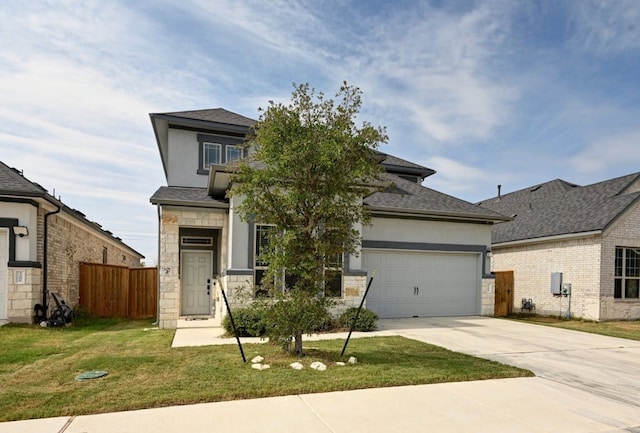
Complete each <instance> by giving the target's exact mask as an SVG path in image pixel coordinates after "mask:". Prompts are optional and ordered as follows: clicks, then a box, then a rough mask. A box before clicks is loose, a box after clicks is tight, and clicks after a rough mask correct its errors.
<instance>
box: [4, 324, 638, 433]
mask: <svg viewBox="0 0 640 433" xmlns="http://www.w3.org/2000/svg"><path fill="white" fill-rule="evenodd" d="M379 325H380V328H381V329H382V330H381V331H377V332H375V333H364V334H362V335H360V334H358V335H354V336H355V337H362V336H374V335H402V336H405V337H408V338H414V339H417V340H421V341H425V342H428V343H432V344H436V345H440V346H444V347H447V348H449V349H451V350H457V351H461V352H465V353H469V354H473V355H476V356H480V357H484V358H489V359H494V360H497V361H500V362H505V363H507V364H512V365H517V366H521V367H524V368H529V369H531V370H533V371H534V372H535V373H536V375H537V376H538V377H534V378H517V379H499V380H486V381H476V382H459V383H444V384H434V385H419V386H405V387H393V388H378V389H365V390H356V391H344V392H333V393H323V394H304V395H294V396H285V397H272V398H264V399H255V400H239V401H230V402H220V403H206V404H198V405H189V406H174V407H167V408H159V409H146V410H138V411H130V412H118V413H109V414H102V415H88V416H78V417H59V418H50V419H39V420H29V421H17V422H9V423H0V433H32V432H33V433H106V432H123V433H128V432H146V431H149V432H154V433H173V432H185V431H200V432H207V431H216V432H217V431H233V432H238V433H249V432H256V433H257V432H260V433H267V432H285V433H286V432H296V433H299V432H304V433H307V432H308V433H341V432H344V433H357V432H363V433H364V432H367V433H376V432H385V433H388V432H394V431H400V432H414V431H433V432H480V433H482V432H492V433H500V432H523V433H527V432H536V433H538V432H540V433H541V432H552V433H553V432H562V433H567V432H576V433H596V432H598V433H630V432H631V433H640V342H638V341H631V340H622V339H616V338H611V337H604V336H599V335H593V334H586V333H581V332H575V331H569V330H564V329H556V328H551V327H546V326H537V325H530V324H525V323H517V322H513V321H508V320H499V319H489V318H481V317H463V318H460V317H456V318H429V319H401V320H381V321H380V322H379ZM182 326H183V327H181V329H179V330H178V331H177V332H176V336H175V337H174V341H173V344H174V346H176V347H180V346H187V345H205V344H206V345H212V344H235V340H234V339H232V338H231V339H230V338H220V332H221V331H220V329H219V328H215V327H212V326H210V324H207V323H205V322H204V321H203V322H198V323H185V324H183V325H182ZM313 338H316V339H319V338H346V333H345V334H344V335H342V334H341V335H336V334H332V335H329V336H327V335H321V336H315V337H313ZM313 338H312V339H313ZM307 340H308V339H307ZM245 342H249V341H248V340H245ZM256 374H264V373H258V372H256ZM319 374H326V373H324V372H323V373H321V372H319Z"/></svg>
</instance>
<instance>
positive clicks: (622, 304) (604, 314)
mask: <svg viewBox="0 0 640 433" xmlns="http://www.w3.org/2000/svg"><path fill="white" fill-rule="evenodd" d="M637 185H638V186H640V182H638V183H637ZM616 247H636V248H640V204H636V205H635V206H634V207H633V208H632V209H630V210H629V211H627V213H626V214H624V215H623V216H622V217H621V218H619V219H618V220H617V221H615V222H614V224H612V225H611V227H609V228H608V229H607V230H606V231H605V233H604V236H603V241H602V259H601V267H600V272H601V274H602V280H601V287H600V293H601V303H600V320H635V319H640V299H635V300H626V299H614V297H613V284H614V271H615V270H614V266H615V263H614V261H615V248H616Z"/></svg>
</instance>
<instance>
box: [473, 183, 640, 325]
mask: <svg viewBox="0 0 640 433" xmlns="http://www.w3.org/2000/svg"><path fill="white" fill-rule="evenodd" d="M479 204H481V205H482V206H483V207H486V208H489V209H493V210H494V211H496V212H500V213H502V214H504V215H508V216H512V217H513V220H512V221H509V222H504V223H500V224H497V225H495V226H493V229H492V241H491V243H492V255H493V258H492V270H493V271H495V272H498V271H513V276H514V287H513V289H514V305H513V307H514V309H515V311H518V310H519V308H520V307H521V299H522V298H531V299H532V300H533V302H534V303H535V305H536V312H537V313H539V314H550V315H558V314H566V310H567V308H568V301H569V299H568V298H565V297H558V296H553V295H552V294H551V273H555V272H561V273H562V281H563V283H565V284H566V283H568V284H571V313H572V315H573V316H576V317H581V318H585V319H590V320H632V319H640V293H639V292H640V290H639V286H640V173H633V174H629V175H627V176H622V177H618V178H615V179H610V180H606V181H603V182H599V183H594V184H592V185H586V186H579V185H576V184H573V183H569V182H566V181H564V180H560V179H556V180H553V181H550V182H546V183H543V184H540V185H535V186H532V187H529V188H524V189H521V190H519V191H515V192H512V193H509V194H506V195H502V196H498V197H494V198H491V199H488V200H485V201H482V202H481V203H479Z"/></svg>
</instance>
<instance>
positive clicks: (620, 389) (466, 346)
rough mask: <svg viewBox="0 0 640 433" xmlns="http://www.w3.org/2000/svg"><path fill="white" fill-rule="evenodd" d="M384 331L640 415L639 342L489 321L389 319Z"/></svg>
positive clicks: (381, 321) (478, 319) (508, 322)
mask: <svg viewBox="0 0 640 433" xmlns="http://www.w3.org/2000/svg"><path fill="white" fill-rule="evenodd" d="M379 329H381V330H386V331H391V332H395V333H398V334H400V335H403V336H405V337H408V338H413V339H416V340H420V341H424V342H427V343H431V344H435V345H438V346H442V347H446V348H448V349H450V350H453V351H456V352H463V353H467V354H470V355H475V356H479V357H482V358H488V359H491V360H494V361H499V362H502V363H505V364H510V365H515V366H517V367H522V368H526V369H528V370H531V371H533V372H534V373H535V374H536V376H538V377H540V378H544V379H548V380H551V381H554V382H559V383H562V384H565V385H567V386H569V387H572V388H576V389H580V390H583V391H587V392H588V393H590V394H592V395H597V396H600V397H606V398H609V399H613V400H617V401H619V402H622V403H625V404H627V405H631V406H636V407H638V410H639V411H640V341H633V340H626V339H621V338H612V337H605V336H601V335H595V334H588V333H584V332H576V331H570V330H565V329H559V328H552V327H548V326H541V325H531V324H527V323H521V322H514V321H509V320H502V319H491V318H485V317H458V318H456V317H446V318H414V319H395V320H394V319H385V320H380V322H379Z"/></svg>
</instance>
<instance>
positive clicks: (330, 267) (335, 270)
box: [324, 254, 342, 298]
mask: <svg viewBox="0 0 640 433" xmlns="http://www.w3.org/2000/svg"><path fill="white" fill-rule="evenodd" d="M324 279H325V282H324V295H325V296H326V297H328V298H341V297H342V254H335V255H333V256H330V257H328V258H327V264H326V266H325V268H324Z"/></svg>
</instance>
